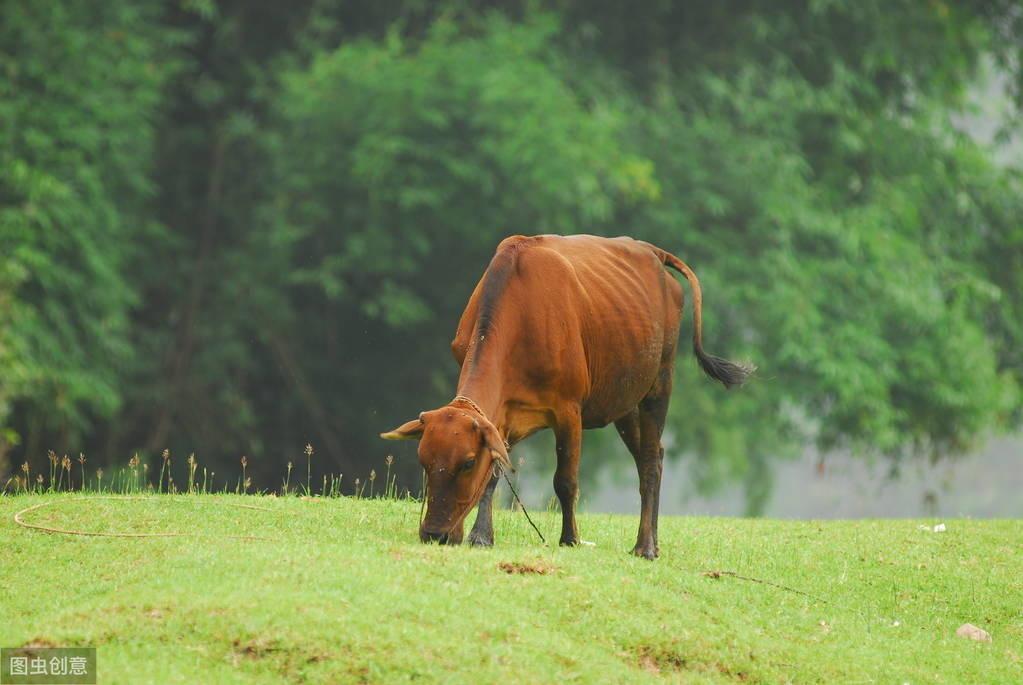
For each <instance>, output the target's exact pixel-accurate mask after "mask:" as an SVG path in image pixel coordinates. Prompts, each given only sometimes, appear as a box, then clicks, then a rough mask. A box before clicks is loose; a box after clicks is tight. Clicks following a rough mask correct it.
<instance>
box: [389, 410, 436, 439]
mask: <svg viewBox="0 0 1023 685" xmlns="http://www.w3.org/2000/svg"><path fill="white" fill-rule="evenodd" d="M425 427H426V424H425V423H424V422H423V415H422V414H420V415H419V418H418V419H413V420H412V421H409V422H408V423H403V424H401V425H400V426H398V427H397V428H395V429H394V430H393V431H390V432H388V433H381V434H380V437H381V438H383V439H384V440H418V439H419V438H421V437H423V429H424V428H425Z"/></svg>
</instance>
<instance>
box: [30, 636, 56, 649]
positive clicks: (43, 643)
mask: <svg viewBox="0 0 1023 685" xmlns="http://www.w3.org/2000/svg"><path fill="white" fill-rule="evenodd" d="M59 646H60V645H58V644H57V643H56V642H54V641H53V640H51V639H50V638H48V637H34V638H32V639H31V640H29V641H28V642H26V643H25V644H23V645H22V646H21V648H22V649H49V648H51V647H59Z"/></svg>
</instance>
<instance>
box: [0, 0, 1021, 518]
mask: <svg viewBox="0 0 1023 685" xmlns="http://www.w3.org/2000/svg"><path fill="white" fill-rule="evenodd" d="M97 7H98V8H99V9H96V8H94V7H91V5H87V4H86V3H78V4H75V5H73V6H68V7H64V8H61V9H60V10H59V11H55V13H54V14H53V16H52V17H51V16H50V15H49V14H47V15H46V17H45V19H44V18H43V10H41V9H39V8H38V7H36V6H35V5H33V4H31V3H27V2H14V3H7V4H6V5H5V6H4V9H3V13H4V15H3V18H4V21H3V23H2V28H0V60H2V64H0V71H3V73H5V74H6V75H7V77H6V78H5V80H4V81H3V84H2V85H0V87H2V88H3V89H4V90H3V92H2V95H3V97H2V98H0V112H2V113H3V116H2V117H0V121H2V122H4V123H3V126H4V128H3V130H4V136H5V138H4V143H3V145H2V147H0V159H2V161H3V164H2V165H0V201H2V202H0V212H2V213H0V237H2V239H3V244H4V246H5V247H7V246H10V249H8V250H5V251H4V255H3V258H2V259H0V317H3V319H4V326H3V327H2V328H0V374H2V379H3V380H2V382H0V411H3V412H4V413H5V414H7V415H8V416H9V417H10V418H9V419H8V425H10V426H11V427H13V428H14V429H15V430H16V432H17V433H18V434H20V435H21V436H25V437H27V442H28V443H29V444H27V445H25V446H24V447H21V448H19V452H18V454H19V456H20V454H22V453H24V454H27V455H28V456H29V457H34V456H37V455H38V454H40V449H42V447H43V446H46V447H49V446H51V443H53V444H52V446H53V447H55V448H68V449H70V448H77V447H78V446H79V445H80V444H82V443H84V446H85V448H86V449H93V448H100V447H101V448H102V449H104V451H107V452H108V453H107V454H105V455H104V457H103V458H111V459H112V458H114V457H116V456H117V455H118V454H124V453H127V452H128V450H133V449H136V448H141V449H142V450H144V451H147V452H148V453H149V454H155V453H157V452H158V451H159V450H160V449H162V448H163V447H171V448H172V449H173V450H174V451H175V453H188V452H189V451H191V450H193V449H201V450H203V451H204V454H203V459H204V463H214V464H215V463H225V462H232V463H233V462H234V461H235V459H237V455H238V454H239V453H243V452H244V453H247V454H260V455H269V456H270V457H271V458H269V459H263V460H259V461H257V462H256V463H257V464H265V465H266V467H265V468H266V469H267V470H266V471H265V472H263V471H260V470H259V469H261V468H264V467H263V466H259V467H257V469H256V470H254V472H253V478H254V480H255V481H256V482H257V483H259V482H260V479H261V478H269V477H271V476H270V474H276V472H277V470H278V469H277V468H276V467H277V464H275V463H274V462H275V461H279V462H282V463H283V462H286V461H288V460H289V459H296V457H297V456H298V451H299V450H300V448H301V446H302V445H304V444H305V443H306V442H309V441H311V442H314V443H316V444H317V462H316V463H314V465H313V467H314V469H315V470H317V474H316V475H317V476H319V475H320V473H319V472H320V471H321V470H322V471H329V470H331V469H332V468H333V469H335V470H341V471H349V472H351V471H352V470H357V469H358V468H360V467H361V466H362V465H364V464H365V463H366V462H367V460H372V459H373V458H374V457H373V455H377V454H380V453H381V452H382V451H383V450H384V449H385V448H384V447H383V446H381V445H378V444H377V443H376V441H375V438H374V436H375V434H376V432H377V430H379V429H384V428H387V427H390V425H391V424H393V423H396V422H397V421H399V420H401V419H403V418H406V416H407V415H414V414H415V413H417V412H418V411H420V410H422V409H424V408H427V407H429V406H433V405H436V404H437V403H440V402H443V401H446V400H447V399H449V398H450V396H451V394H452V390H453V378H454V375H455V372H456V369H455V368H454V364H453V363H452V362H451V361H450V354H449V351H448V349H447V348H448V342H449V341H450V338H451V335H452V334H453V330H454V326H455V323H456V321H457V318H458V316H459V314H460V312H461V308H462V306H463V305H464V303H465V301H466V299H467V298H468V295H469V293H470V292H471V289H472V287H473V285H474V284H475V282H476V280H477V279H478V278H479V276H480V274H481V273H482V271H483V269H484V267H485V265H486V262H487V260H488V258H489V256H490V254H491V253H492V251H493V248H494V246H495V245H496V244H497V243H498V241H499V240H500V239H501V238H502V237H504V236H506V235H508V234H512V233H537V232H558V233H572V232H590V233H598V234H610V235H618V234H630V235H635V236H637V237H642V238H645V239H648V240H650V241H652V242H655V243H657V244H659V245H661V246H662V247H664V248H665V249H668V250H670V251H673V252H675V253H676V254H678V255H679V256H681V257H682V258H683V259H685V260H686V261H687V262H688V263H689V264H690V265H691V266H692V267H693V268H694V270H695V271H696V273H697V274H698V275H699V277H700V278H701V281H702V283H703V286H704V292H705V295H706V297H705V300H704V303H705V307H706V309H705V311H706V317H705V320H706V336H705V337H706V342H707V346H708V348H709V349H710V350H711V351H714V352H716V353H718V354H721V355H724V356H730V357H748V358H750V359H752V360H753V361H755V362H756V363H757V364H758V365H759V366H760V368H761V372H760V376H759V378H758V379H757V380H756V381H755V382H753V383H751V384H750V385H749V386H748V387H747V388H745V389H743V390H741V391H738V392H732V393H727V394H726V393H724V392H723V391H721V389H720V388H719V387H716V386H714V385H713V384H711V383H710V382H708V381H707V380H706V379H705V378H702V377H700V376H699V374H698V373H697V372H696V370H695V368H694V364H693V362H692V361H691V359H690V357H689V355H688V353H687V352H683V354H682V356H681V357H680V363H679V370H678V372H677V375H676V397H675V400H674V402H673V404H672V412H673V413H672V416H671V447H670V449H669V454H670V455H671V456H673V457H678V456H680V455H683V454H686V455H690V456H691V457H692V461H693V465H694V473H695V474H696V476H697V478H698V481H699V482H700V483H701V484H702V486H703V487H704V488H705V489H710V488H713V487H715V486H717V485H719V484H721V483H723V482H725V481H727V480H732V479H743V480H744V482H745V483H746V484H747V489H748V494H749V497H748V499H749V502H750V504H749V510H750V512H751V513H755V512H756V511H757V508H758V505H757V502H760V501H763V498H764V496H765V493H767V492H768V488H769V484H770V462H771V460H773V459H775V458H779V457H784V456H786V455H791V454H794V453H796V452H797V451H798V450H800V449H802V448H803V447H804V446H805V445H807V444H809V443H815V444H817V445H818V446H820V447H821V448H822V449H824V450H829V449H835V448H848V449H852V450H854V451H856V452H859V453H879V454H884V455H887V456H888V457H889V458H891V459H892V460H893V464H894V465H896V466H897V465H898V463H899V461H900V460H902V459H905V458H907V457H910V456H914V455H926V456H929V457H931V458H937V457H940V456H944V455H954V454H958V453H961V452H963V451H965V450H968V449H969V448H970V447H971V446H972V445H973V444H975V442H976V441H977V440H978V439H980V438H983V437H985V436H987V435H988V434H990V433H991V432H992V431H995V430H1002V429H1009V428H1013V427H1017V426H1019V423H1020V420H1021V419H1023V411H1021V409H1020V407H1021V406H1023V402H1021V395H1020V387H1021V383H1023V358H1021V356H1020V350H1021V349H1023V311H1021V307H1023V300H1021V298H1020V293H1021V292H1023V288H1021V286H1023V282H1021V281H1020V278H1021V277H1020V274H1021V273H1023V271H1021V269H1020V267H1021V266H1023V264H1021V260H1023V256H1021V255H1023V235H1021V234H1020V228H1019V225H1018V217H1019V216H1021V215H1023V192H1021V191H1023V188H1021V178H1020V172H1019V169H1018V167H1019V163H1018V162H1019V160H1016V162H1015V166H1009V167H1005V166H999V165H998V164H996V163H995V161H994V160H995V155H994V152H993V150H992V149H990V148H988V147H985V146H983V145H982V144H980V143H978V142H975V141H974V140H973V139H972V138H971V137H969V136H968V135H965V134H964V133H962V132H960V131H959V130H958V129H957V127H956V126H955V125H954V121H953V117H954V116H955V114H956V113H957V112H958V111H959V110H960V109H961V108H962V107H963V106H964V102H965V95H966V94H967V92H968V90H969V88H970V87H971V84H972V83H973V79H974V77H975V75H976V74H977V70H978V67H979V65H980V63H981V60H982V59H983V58H991V59H993V62H994V63H995V64H997V65H1000V66H999V68H1000V69H1001V70H1002V73H1003V74H1004V75H1005V77H1006V79H1007V80H1008V81H1009V82H1010V83H1012V84H1016V83H1018V82H1019V79H1020V74H1019V61H1018V59H1017V58H1016V53H1017V52H1018V45H1019V44H1021V41H1020V40H1019V37H1020V36H1023V27H1021V25H1020V21H1018V16H1017V15H1016V14H1014V13H1013V9H1012V5H1011V3H1002V2H999V3H978V4H972V3H965V4H957V5H954V6H953V5H946V4H944V3H941V2H934V3H919V2H914V1H912V0H904V1H897V2H880V1H879V0H878V1H873V0H872V1H870V2H860V3H838V2H829V1H817V2H811V3H808V4H804V3H792V4H784V3H783V4H781V5H779V4H777V3H776V4H772V5H771V7H769V8H766V7H764V6H762V5H761V4H760V3H754V2H738V3H728V5H727V6H726V5H723V4H720V3H716V4H715V3H667V2H664V3H649V5H648V6H647V7H646V8H645V11H642V12H638V11H625V10H618V9H615V8H612V7H603V6H601V7H597V6H594V5H593V3H588V2H570V1H565V2H558V3H548V4H546V6H544V5H542V4H541V5H536V4H533V3H518V2H507V3H499V4H497V5H495V6H493V7H492V9H490V10H487V11H482V10H477V9H474V8H473V7H472V6H470V5H467V4H466V3H463V2H457V1H452V2H444V3H431V4H424V3H418V2H411V3H410V2H400V1H397V0H395V1H394V2H387V3H347V2H334V1H332V0H315V1H314V0H310V1H309V2H301V3H293V4H287V5H284V4H280V3H269V2H257V3H250V2H246V3H238V2H228V1H226V0H225V1H223V2H212V1H211V0H206V1H204V2H185V3H180V4H179V5H175V6H172V7H170V8H168V9H167V10H166V13H165V14H158V13H157V12H156V9H154V6H151V5H150V4H148V3H145V2H141V1H139V2H133V3H126V4H125V3H118V4H117V5H116V6H108V5H97ZM129 29H130V30H129ZM157 55H159V58H157ZM1014 95H1018V93H1014ZM1016 116H1018V113H1017V114H1016ZM684 334H685V335H688V324H687V325H686V332H685V333H684ZM5 407H9V408H10V411H7V410H6V409H5ZM106 418H112V419H113V421H112V422H107V421H104V420H103V419H106ZM8 439H9V441H13V440H14V439H15V438H14V436H11V435H8ZM588 445H592V446H594V447H595V449H590V448H588V455H587V462H588V463H590V464H595V463H599V462H601V461H602V460H605V459H611V458H614V459H619V460H621V459H624V453H623V451H622V450H621V448H620V446H618V445H617V444H614V442H613V441H600V440H597V441H592V442H588ZM401 455H402V456H403V457H408V458H402V459H399V464H400V465H401V468H403V469H406V468H407V469H411V468H412V467H413V465H414V459H412V458H411V455H412V448H407V451H406V452H402V453H401ZM299 461H300V460H299ZM403 476H404V477H406V478H411V476H412V473H411V471H407V472H405V473H404V474H403ZM272 477H274V478H275V477H276V475H274V476H272Z"/></svg>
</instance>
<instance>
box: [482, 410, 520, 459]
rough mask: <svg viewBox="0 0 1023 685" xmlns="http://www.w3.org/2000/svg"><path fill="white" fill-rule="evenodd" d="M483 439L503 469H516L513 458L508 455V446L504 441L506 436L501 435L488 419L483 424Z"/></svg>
mask: <svg viewBox="0 0 1023 685" xmlns="http://www.w3.org/2000/svg"><path fill="white" fill-rule="evenodd" d="M483 440H484V444H486V446H487V448H488V449H489V450H490V453H491V455H492V456H493V458H494V461H495V462H497V463H498V464H499V465H500V466H501V468H502V469H505V470H506V471H514V470H515V469H513V468H512V463H511V459H510V458H509V457H508V446H507V445H506V444H505V442H504V438H502V437H501V433H500V432H498V430H497V428H495V427H494V425H493V424H492V423H490V422H489V421H486V422H485V423H484V425H483Z"/></svg>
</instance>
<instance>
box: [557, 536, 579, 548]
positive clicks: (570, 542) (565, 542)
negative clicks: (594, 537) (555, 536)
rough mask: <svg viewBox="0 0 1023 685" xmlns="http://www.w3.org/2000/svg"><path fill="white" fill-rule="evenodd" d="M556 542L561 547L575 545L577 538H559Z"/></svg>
mask: <svg viewBox="0 0 1023 685" xmlns="http://www.w3.org/2000/svg"><path fill="white" fill-rule="evenodd" d="M558 544H559V545H561V546H562V547H575V546H576V545H578V544H579V538H561V540H560V541H559V542H558Z"/></svg>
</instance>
